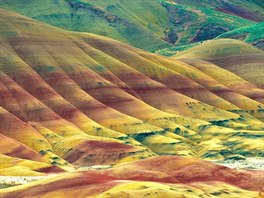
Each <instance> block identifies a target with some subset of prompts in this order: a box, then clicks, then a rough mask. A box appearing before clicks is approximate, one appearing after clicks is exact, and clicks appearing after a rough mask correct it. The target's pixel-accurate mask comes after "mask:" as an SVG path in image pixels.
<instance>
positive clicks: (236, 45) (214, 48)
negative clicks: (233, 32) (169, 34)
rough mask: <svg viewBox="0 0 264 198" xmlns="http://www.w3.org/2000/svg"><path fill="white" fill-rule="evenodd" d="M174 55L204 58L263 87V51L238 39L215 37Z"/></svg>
mask: <svg viewBox="0 0 264 198" xmlns="http://www.w3.org/2000/svg"><path fill="white" fill-rule="evenodd" d="M175 57H179V58H183V57H192V58H197V59H202V60H206V61H209V62H212V63H215V64H216V65H219V66H220V67H222V68H224V69H227V70H229V71H231V72H233V73H235V74H237V75H238V76H240V77H242V78H243V79H245V80H247V81H249V82H251V83H253V84H255V85H256V86H258V87H260V88H264V80H263V79H264V64H263V62H264V52H263V51H261V50H259V49H257V48H254V47H253V46H251V45H248V44H245V43H243V42H241V41H239V40H234V39H233V40H232V39H217V40H211V41H207V42H204V43H203V44H200V45H198V46H196V47H193V48H191V49H189V50H186V51H183V52H182V53H178V54H177V55H175Z"/></svg>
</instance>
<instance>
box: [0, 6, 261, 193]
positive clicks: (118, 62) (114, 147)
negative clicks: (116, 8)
mask: <svg viewBox="0 0 264 198" xmlns="http://www.w3.org/2000/svg"><path fill="white" fill-rule="evenodd" d="M0 27H1V28H0V95H1V97H0V138H1V140H4V144H3V145H2V144H1V147H0V153H1V156H0V160H1V161H0V162H1V172H0V175H1V176H22V175H23V176H46V175H51V176H54V175H55V176H54V177H53V178H52V179H51V178H50V177H49V178H46V179H41V180H39V181H36V182H30V183H29V184H25V185H20V186H15V187H10V188H6V189H2V190H0V196H1V197H26V196H28V197H29V196H31V197H39V196H42V197H45V196H46V197H56V196H57V197H58V196H59V197H77V195H76V194H78V196H79V197H85V196H98V197H100V196H101V197H111V196H112V197H113V196H114V197H115V196H120V197H122V196H123V197H126V196H127V195H130V196H142V195H146V196H150V197H151V196H156V194H157V196H159V197H164V196H165V197H166V196H167V197H177V196H178V197H182V195H184V194H186V193H188V194H189V195H190V197H199V195H202V196H204V197H215V196H217V195H219V193H220V194H222V193H224V194H228V196H229V197H235V196H237V197H241V196H247V197H252V198H253V197H257V196H261V194H260V192H262V191H263V188H262V186H261V185H258V183H259V182H260V181H262V180H263V178H262V177H261V174H262V173H263V171H260V170H256V171H246V170H241V171H237V170H234V169H230V168H227V167H225V166H220V165H216V164H213V163H211V162H208V161H222V162H223V161H224V162H225V161H229V160H242V161H243V160H245V159H251V158H254V159H255V158H262V157H264V152H263V140H264V123H263V122H264V104H263V101H264V90H263V89H262V87H261V86H259V84H258V83H261V80H260V81H257V82H258V83H257V82H256V81H252V78H253V76H251V75H249V76H246V77H247V78H245V77H242V78H241V77H240V76H241V74H240V73H237V72H236V71H233V72H231V71H229V68H223V67H219V66H218V64H220V63H219V62H218V63H215V64H213V63H214V61H213V60H209V61H210V63H209V64H212V65H214V67H215V68H217V69H216V70H214V71H216V72H214V71H212V70H210V69H209V70H207V69H206V68H205V69H203V68H204V67H203V66H201V65H205V63H204V62H202V63H201V65H200V64H198V66H196V64H194V63H196V62H194V63H193V62H188V61H191V60H192V59H190V60H189V59H188V60H186V56H189V55H190V54H192V55H193V58H201V59H203V57H196V56H195V54H197V53H196V50H195V48H193V49H192V51H186V52H184V53H183V54H182V56H180V59H179V58H166V57H163V56H159V55H155V54H152V53H149V52H146V51H143V50H141V49H138V48H135V47H132V46H130V45H128V44H124V43H122V42H120V41H116V40H113V39H111V38H108V37H103V36H100V35H96V34H92V33H80V32H71V31H67V30H64V29H60V28H57V27H53V26H51V25H48V24H45V23H42V22H40V21H37V20H33V19H31V18H28V17H25V16H22V15H19V14H16V13H14V12H11V11H7V10H4V9H0ZM219 41H221V40H219ZM224 41H225V39H224ZM231 41H232V40H231ZM231 41H228V43H230V42H231ZM236 42H238V44H239V45H242V47H241V49H240V52H241V53H242V54H243V55H245V54H248V55H249V56H250V57H251V58H252V57H256V59H254V60H256V61H257V60H261V59H258V58H259V56H261V55H262V54H261V53H263V52H262V51H260V50H258V49H256V48H254V47H252V46H249V45H247V44H245V43H243V42H241V41H236ZM208 43H209V42H208ZM204 44H206V43H204ZM209 44H210V43H209ZM213 46H214V45H213ZM221 46H222V45H221ZM234 46H236V45H234ZM198 47H201V49H202V47H203V46H198ZM185 53H186V56H185ZM187 54H189V55H187ZM221 55H222V56H220V57H221V58H222V59H223V61H224V60H229V59H228V58H229V56H226V55H225V54H224V53H222V54H221ZM235 55H236V51H235V52H234V53H233V51H231V52H230V56H231V57H232V56H235ZM205 57H211V58H214V51H211V52H210V53H206V54H205ZM220 57H218V58H220ZM218 60H219V59H218ZM250 60H253V59H250ZM200 61H201V60H200ZM205 62H206V61H205ZM257 63H258V62H256V63H254V64H257ZM200 67H201V68H202V69H201V68H200ZM254 68H255V69H254V70H253V72H252V73H249V74H252V75H253V74H257V75H262V73H261V72H257V69H259V66H256V67H254ZM220 76H226V77H228V78H229V81H223V80H222V79H221V78H220ZM251 81H252V82H251ZM8 145H10V146H8ZM7 146H8V148H7ZM175 155H176V156H175ZM142 159H144V160H142ZM205 160H208V161H205ZM165 161H166V162H167V163H165V164H164V166H160V165H161V164H163V163H164V162H165ZM175 164H176V165H177V166H175ZM94 165H98V166H99V167H101V166H103V167H104V166H106V167H109V168H106V169H105V170H94V169H92V168H91V167H92V166H94ZM157 167H159V169H157ZM99 169H100V168H99ZM190 173H191V174H190ZM94 178H96V179H94ZM62 181H63V182H62ZM163 182H167V183H166V184H165V183H163ZM84 187H85V188H84ZM179 189H181V190H180V191H179ZM211 195H212V196H211Z"/></svg>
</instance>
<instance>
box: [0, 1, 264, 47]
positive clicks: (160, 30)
mask: <svg viewBox="0 0 264 198" xmlns="http://www.w3.org/2000/svg"><path fill="white" fill-rule="evenodd" d="M195 2H196V1H195ZM198 2H202V1H198ZM247 2H248V4H247V6H249V7H253V8H254V9H256V10H258V11H257V12H254V13H259V15H258V16H264V15H263V8H261V7H260V8H259V7H257V6H256V5H255V4H254V3H252V2H249V1H247ZM240 5H242V6H244V4H241V3H240V2H239V3H237V6H238V7H239V6H240ZM0 7H2V8H4V9H9V10H13V11H15V12H18V13H20V14H23V15H25V16H28V17H31V18H33V19H36V20H39V21H42V22H46V23H48V24H51V25H54V26H57V27H60V28H64V29H68V30H74V31H81V32H90V33H95V34H99V35H103V36H107V37H110V38H114V39H117V40H119V41H122V42H125V43H128V44H130V45H133V46H135V47H139V48H141V49H144V50H148V51H156V50H159V49H163V48H168V47H172V46H173V45H186V44H189V43H193V42H198V41H204V40H207V39H212V38H215V37H216V36H218V35H220V34H222V33H225V32H227V31H230V30H234V29H236V28H242V27H245V26H248V25H254V24H255V22H254V20H253V21H252V20H247V19H244V18H241V17H239V16H234V15H232V14H231V15H230V14H226V13H223V12H221V11H217V10H215V9H214V8H211V7H205V6H199V4H198V5H195V6H194V5H189V4H188V2H184V1H182V2H180V3H179V4H174V3H172V2H169V1H165V0H153V1H142V0H133V1H130V0H122V1H116V0H107V1H105V0H55V1H54V0H45V2H43V1H40V0H29V1H21V0H0ZM244 7H245V6H244Z"/></svg>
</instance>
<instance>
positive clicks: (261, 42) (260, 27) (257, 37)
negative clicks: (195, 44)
mask: <svg viewBox="0 0 264 198" xmlns="http://www.w3.org/2000/svg"><path fill="white" fill-rule="evenodd" d="M217 38H233V39H239V40H243V41H245V42H247V43H250V44H252V45H254V46H255V47H258V48H260V49H262V50H264V22H262V23H258V24H256V25H252V26H248V27H244V28H238V29H235V30H232V31H229V32H226V33H224V34H221V35H220V36H218V37H217Z"/></svg>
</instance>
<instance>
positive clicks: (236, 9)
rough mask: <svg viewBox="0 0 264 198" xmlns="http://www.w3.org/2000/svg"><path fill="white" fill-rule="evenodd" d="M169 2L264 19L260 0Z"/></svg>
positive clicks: (256, 19) (263, 5)
mask: <svg viewBox="0 0 264 198" xmlns="http://www.w3.org/2000/svg"><path fill="white" fill-rule="evenodd" d="M170 1H171V2H175V3H179V4H184V5H190V6H195V7H206V8H210V9H213V10H216V11H220V12H223V13H227V14H231V15H234V16H239V17H241V18H245V19H248V20H252V21H256V22H261V21H263V19H264V9H263V8H264V3H263V1H261V0H220V1H211V0H199V1H192V0H170Z"/></svg>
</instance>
